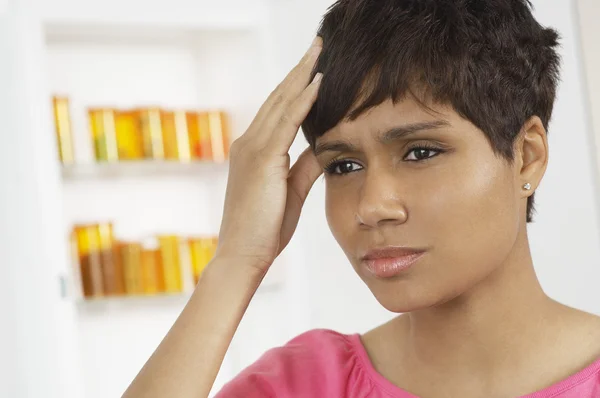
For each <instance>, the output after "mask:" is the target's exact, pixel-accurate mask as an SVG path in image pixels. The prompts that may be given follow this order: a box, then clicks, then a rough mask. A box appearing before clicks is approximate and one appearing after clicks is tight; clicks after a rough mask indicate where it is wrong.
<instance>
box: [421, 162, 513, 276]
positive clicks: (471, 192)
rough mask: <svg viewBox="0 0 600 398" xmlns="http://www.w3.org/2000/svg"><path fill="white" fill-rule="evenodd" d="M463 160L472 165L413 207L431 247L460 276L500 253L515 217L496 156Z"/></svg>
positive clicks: (481, 269)
mask: <svg viewBox="0 0 600 398" xmlns="http://www.w3.org/2000/svg"><path fill="white" fill-rule="evenodd" d="M468 164H470V165H477V166H476V167H468V166H465V167H463V168H461V169H462V171H461V172H457V170H454V171H453V172H452V173H451V175H448V176H447V178H445V181H446V182H444V183H440V185H438V189H437V190H436V192H432V193H431V194H430V195H428V196H427V197H428V199H426V201H424V202H421V203H422V206H419V205H417V206H418V207H417V208H415V209H414V210H415V211H418V212H419V213H420V214H419V215H420V216H422V217H423V218H425V219H427V220H428V222H427V224H429V226H430V228H431V229H430V231H431V233H432V234H433V236H432V238H433V239H434V242H432V243H433V244H434V245H435V247H436V251H438V250H439V254H440V256H441V257H442V259H443V260H444V262H446V260H447V265H448V266H450V268H452V269H451V272H455V273H456V275H457V276H458V275H460V276H462V277H463V278H464V279H465V281H468V280H469V279H470V278H469V277H468V274H471V276H472V278H477V277H481V276H483V275H484V274H485V273H487V272H489V271H491V270H492V269H493V268H495V267H496V266H498V265H499V264H500V263H502V261H504V260H505V259H506V257H507V256H508V254H509V253H510V251H511V248H512V246H513V245H514V242H515V240H516V237H517V234H518V229H519V219H520V206H519V202H518V200H517V198H516V192H515V191H514V186H515V185H514V181H513V176H512V170H511V169H510V167H509V166H508V165H505V164H504V163H503V161H501V160H497V161H493V162H489V163H485V162H469V163H468ZM417 209H418V210H417ZM417 217H418V215H417V214H415V218H417ZM433 226H435V227H433Z"/></svg>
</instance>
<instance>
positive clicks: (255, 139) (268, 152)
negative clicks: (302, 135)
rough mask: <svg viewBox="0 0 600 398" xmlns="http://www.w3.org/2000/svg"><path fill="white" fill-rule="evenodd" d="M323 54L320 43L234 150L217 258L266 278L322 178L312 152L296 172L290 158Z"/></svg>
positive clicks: (304, 155)
mask: <svg viewBox="0 0 600 398" xmlns="http://www.w3.org/2000/svg"><path fill="white" fill-rule="evenodd" d="M321 50H322V41H321V39H320V38H318V37H317V38H316V39H315V41H314V42H313V45H312V46H311V48H310V49H309V50H308V52H307V53H306V54H305V55H304V57H303V58H302V60H301V61H300V63H299V64H298V65H297V66H296V67H295V68H294V69H293V70H292V71H291V72H290V73H289V74H288V76H287V77H286V78H285V80H284V81H283V82H282V83H281V84H279V86H278V87H277V88H276V89H275V91H273V92H272V93H271V95H270V96H269V98H268V99H267V101H266V102H265V103H264V104H263V106H262V107H261V108H260V110H259V112H258V114H257V115H256V117H255V119H254V120H253V122H252V123H251V125H250V127H249V128H248V130H247V131H246V132H245V133H244V134H243V135H242V136H241V137H240V138H239V139H237V140H236V141H235V142H234V143H233V144H232V146H231V150H230V171H229V180H228V183H227V193H226V196H225V208H224V213H223V221H222V223H221V231H220V234H219V247H218V249H217V253H216V256H217V257H224V258H229V259H234V260H235V259H240V260H242V259H243V260H244V262H245V263H248V264H252V265H253V266H255V267H257V268H258V269H259V271H260V272H266V271H267V270H268V268H269V267H270V266H271V264H272V263H273V261H274V260H275V258H276V257H277V256H278V255H279V253H281V251H282V250H283V249H284V248H285V246H286V245H287V244H288V243H289V241H290V239H291V238H292V235H293V233H294V231H295V230H296V226H297V225H298V219H299V217H300V211H301V210H302V206H303V205H304V201H305V199H306V197H307V195H308V192H309V191H310V189H311V187H312V185H313V184H314V182H315V181H316V179H317V178H318V177H319V176H320V175H321V174H322V169H321V167H320V166H319V164H318V163H317V160H316V158H315V156H314V154H313V152H312V150H311V149H310V148H307V149H306V150H305V151H304V152H303V153H302V155H300V157H299V158H298V161H297V162H296V163H295V164H294V166H293V167H292V168H291V169H290V155H289V153H288V152H289V149H290V146H291V145H292V143H293V142H294V139H295V137H296V135H297V133H298V130H299V128H300V125H301V124H302V122H303V121H304V119H305V118H306V116H307V115H308V112H309V111H310V109H311V108H312V106H313V104H314V102H315V100H316V99H317V93H318V90H319V85H320V81H321V78H322V75H321V74H320V73H319V74H317V75H316V76H315V78H314V79H313V81H312V82H310V76H311V73H312V70H313V68H314V66H315V63H316V61H317V59H318V57H319V54H320V52H321ZM247 260H250V261H249V262H248V261H247Z"/></svg>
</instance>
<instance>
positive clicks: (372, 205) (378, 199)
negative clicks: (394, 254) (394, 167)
mask: <svg viewBox="0 0 600 398" xmlns="http://www.w3.org/2000/svg"><path fill="white" fill-rule="evenodd" d="M400 185H401V184H400V181H399V178H398V176H397V175H395V174H394V173H390V172H388V173H381V172H379V173H374V172H370V173H368V174H367V176H366V178H365V181H364V183H363V185H362V187H361V192H360V200H359V204H358V209H357V212H356V221H357V222H358V223H359V224H360V225H361V226H367V227H372V228H376V227H381V226H383V225H386V224H390V225H400V224H404V223H405V222H406V221H407V220H408V210H407V208H406V205H405V203H404V201H403V198H402V192H403V191H404V189H403V188H401V186H400Z"/></svg>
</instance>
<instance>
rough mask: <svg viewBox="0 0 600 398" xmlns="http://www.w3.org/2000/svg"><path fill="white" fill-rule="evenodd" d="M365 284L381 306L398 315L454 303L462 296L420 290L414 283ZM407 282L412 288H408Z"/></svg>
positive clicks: (371, 282) (433, 290) (385, 282)
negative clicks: (450, 302)
mask: <svg viewBox="0 0 600 398" xmlns="http://www.w3.org/2000/svg"><path fill="white" fill-rule="evenodd" d="M365 282H366V283H367V286H368V287H369V289H370V290H371V293H373V295H374V296H375V298H376V299H377V301H378V302H379V304H381V305H382V306H383V307H384V308H385V309H386V310H388V311H390V312H393V313H396V314H404V313H408V312H414V311H419V310H423V309H426V308H433V307H437V306H440V305H443V304H445V303H448V302H449V301H452V300H453V299H455V298H456V297H458V296H459V295H460V293H456V292H452V293H451V292H448V294H444V293H442V292H440V289H433V288H431V287H428V288H426V287H421V288H419V287H417V286H416V285H415V284H414V281H410V282H408V281H403V280H396V281H379V280H370V281H365ZM407 282H408V283H410V284H411V286H407V284H408V283H407Z"/></svg>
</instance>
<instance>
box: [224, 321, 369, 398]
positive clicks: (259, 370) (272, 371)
mask: <svg viewBox="0 0 600 398" xmlns="http://www.w3.org/2000/svg"><path fill="white" fill-rule="evenodd" d="M359 341H360V340H359V337H358V335H344V334H341V333H337V332H334V331H332V330H325V329H319V330H312V331H310V332H306V333H303V334H301V335H299V336H297V337H295V338H294V339H292V340H290V341H289V342H288V343H287V344H285V345H284V346H282V347H277V348H274V349H271V350H269V351H267V352H266V353H265V354H264V355H263V356H262V357H261V358H260V359H259V360H258V361H256V362H255V363H254V364H252V365H250V366H249V367H248V368H246V369H244V370H243V371H242V372H241V373H240V374H239V375H238V376H237V377H236V378H235V379H233V380H232V381H231V382H229V383H228V384H227V385H226V386H225V387H224V388H223V390H222V391H221V393H220V394H219V395H217V397H237V396H240V397H242V396H243V397H245V398H248V397H275V396H277V397H288V396H289V397H291V396H307V397H308V396H312V397H319V396H323V397H325V396H335V391H338V390H339V388H343V386H341V385H340V383H345V382H347V381H348V380H350V379H352V377H350V376H351V373H352V372H353V371H354V367H355V365H356V362H357V360H358V355H359V354H358V353H357V347H356V344H359V343H358V342H359ZM331 394H333V395H331Z"/></svg>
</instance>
